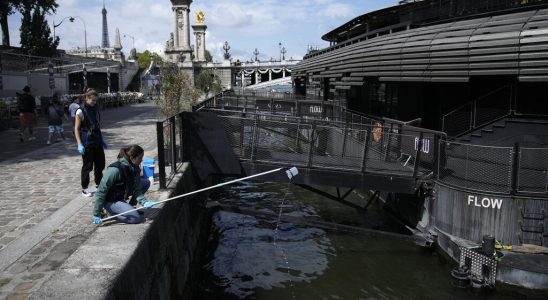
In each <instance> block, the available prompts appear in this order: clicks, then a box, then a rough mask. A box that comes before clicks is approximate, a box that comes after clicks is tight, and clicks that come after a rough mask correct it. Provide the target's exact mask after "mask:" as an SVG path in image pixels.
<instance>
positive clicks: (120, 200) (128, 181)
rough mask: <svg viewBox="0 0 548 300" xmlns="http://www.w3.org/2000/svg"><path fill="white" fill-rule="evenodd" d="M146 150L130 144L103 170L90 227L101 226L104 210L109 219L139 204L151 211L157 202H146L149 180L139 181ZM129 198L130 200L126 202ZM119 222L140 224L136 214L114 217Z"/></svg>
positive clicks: (138, 216) (130, 213)
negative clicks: (92, 225)
mask: <svg viewBox="0 0 548 300" xmlns="http://www.w3.org/2000/svg"><path fill="white" fill-rule="evenodd" d="M144 154H145V151H144V150H143V148H141V147H140V146H139V145H130V146H128V147H126V148H122V149H120V152H119V154H118V160H117V161H116V162H114V163H112V164H111V165H109V166H108V167H107V169H106V172H105V176H104V177H103V179H102V180H101V183H100V184H99V187H98V188H97V191H96V192H95V205H94V207H93V218H92V223H93V224H100V223H101V222H102V220H101V218H102V217H103V215H102V212H103V208H104V209H105V210H106V211H107V213H108V214H109V215H111V216H113V215H117V214H120V213H123V212H126V211H129V210H133V209H134V205H135V204H137V203H139V204H141V205H142V206H143V207H145V208H150V207H152V206H154V205H156V204H157V203H158V202H155V201H149V200H147V199H145V196H144V194H145V192H146V191H147V190H148V188H149V187H150V181H149V180H148V179H144V178H140V176H139V175H140V173H141V169H140V168H139V165H140V164H141V162H142V161H143V156H144ZM130 197H131V201H129V202H128V200H129V198H130ZM116 218H117V219H118V220H119V221H121V222H124V223H128V224H136V223H140V222H141V221H142V217H141V215H140V214H139V213H138V212H137V211H132V212H128V213H127V214H124V215H121V216H118V217H116Z"/></svg>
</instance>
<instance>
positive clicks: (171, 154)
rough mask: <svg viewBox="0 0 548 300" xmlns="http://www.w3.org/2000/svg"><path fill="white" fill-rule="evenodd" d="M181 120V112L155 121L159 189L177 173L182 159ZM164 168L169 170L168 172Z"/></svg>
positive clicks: (165, 185) (163, 187)
mask: <svg viewBox="0 0 548 300" xmlns="http://www.w3.org/2000/svg"><path fill="white" fill-rule="evenodd" d="M182 120H183V119H182V114H179V115H178V116H172V117H169V118H167V119H165V120H163V121H158V122H156V141H157V149H158V170H159V173H158V176H159V182H160V188H161V189H165V188H166V187H167V181H168V179H170V178H172V177H173V175H175V174H176V173H177V170H178V169H179V167H180V166H181V164H182V162H183V161H184V157H183V126H182ZM168 166H169V168H167V167H168ZM166 170H169V173H167V172H166Z"/></svg>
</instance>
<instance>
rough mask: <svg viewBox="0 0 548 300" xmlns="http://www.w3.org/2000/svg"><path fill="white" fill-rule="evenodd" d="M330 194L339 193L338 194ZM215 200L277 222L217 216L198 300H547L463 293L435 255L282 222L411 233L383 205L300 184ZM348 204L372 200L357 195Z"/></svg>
mask: <svg viewBox="0 0 548 300" xmlns="http://www.w3.org/2000/svg"><path fill="white" fill-rule="evenodd" d="M325 191H330V192H331V193H332V194H334V195H336V192H335V190H334V189H332V190H325ZM341 193H342V192H341ZM211 197H212V199H213V200H217V201H219V202H220V203H221V204H223V205H226V206H238V207H240V208H245V209H247V210H252V211H260V212H264V213H269V214H271V215H272V217H268V218H264V217H263V218H259V217H257V214H254V213H249V212H247V213H246V214H241V213H234V212H230V211H226V210H221V211H219V212H217V213H216V214H215V216H214V220H213V229H212V234H211V237H210V240H209V247H208V249H209V252H208V253H207V255H206V256H207V257H206V262H205V264H204V265H203V267H202V276H201V282H200V286H199V290H200V294H199V295H198V297H197V299H205V300H209V299H497V300H498V299H548V297H547V298H544V297H543V295H537V294H533V293H531V292H528V291H525V292H524V291H519V292H516V291H510V290H507V289H505V290H502V291H501V290H497V291H495V292H489V293H486V292H478V291H474V290H463V289H458V288H456V287H453V286H452V284H451V276H450V273H449V272H450V270H451V268H452V267H453V265H451V264H450V263H449V262H447V261H446V260H445V259H443V258H441V257H440V256H439V255H437V253H436V252H435V251H432V250H431V249H424V248H421V247H419V246H416V245H415V244H413V243H410V242H405V241H400V240H393V239H385V238H379V237H371V236H365V235H360V234H356V233H348V232H340V231H332V230H330V231H326V230H324V229H321V228H314V227H309V226H304V225H299V224H295V223H288V222H283V221H280V222H279V221H278V218H277V217H276V216H277V215H278V214H279V213H280V211H281V215H282V216H292V217H300V218H310V219H314V220H322V221H326V222H336V223H339V224H346V225H353V226H360V227H364V228H374V229H380V230H385V231H393V232H402V233H403V232H406V230H405V229H404V228H402V227H401V225H399V224H398V223H397V222H396V221H395V220H394V219H393V218H392V217H390V215H389V214H388V213H387V212H386V211H385V210H384V209H382V203H381V202H373V203H372V204H371V205H370V207H369V209H368V211H367V212H366V213H358V212H357V211H356V210H355V209H352V208H349V207H348V206H345V205H342V204H339V203H337V202H335V201H332V200H328V199H326V198H324V197H321V196H319V195H317V194H314V193H312V192H309V191H306V190H304V189H302V188H300V187H298V186H294V185H290V184H285V183H271V182H264V183H259V182H245V183H243V184H240V185H238V186H232V187H230V188H228V189H225V190H223V191H221V192H217V193H216V194H214V195H211ZM347 199H348V200H349V201H351V202H354V203H360V204H361V205H364V204H365V202H366V198H365V197H364V195H361V194H359V193H356V192H353V193H351V194H350V195H349V196H348V198H347ZM544 296H546V295H544Z"/></svg>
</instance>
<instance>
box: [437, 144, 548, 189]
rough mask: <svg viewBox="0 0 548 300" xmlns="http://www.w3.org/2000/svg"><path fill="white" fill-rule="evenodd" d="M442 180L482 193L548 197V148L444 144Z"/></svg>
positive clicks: (440, 180) (441, 157) (440, 164)
mask: <svg viewBox="0 0 548 300" xmlns="http://www.w3.org/2000/svg"><path fill="white" fill-rule="evenodd" d="M439 148H440V157H439V159H440V162H439V163H438V166H439V171H438V172H437V174H439V175H438V181H439V182H442V183H444V184H448V185H452V186H456V187H461V188H465V189H469V190H475V191H480V192H493V193H501V194H508V195H519V194H523V195H528V194H535V196H537V197H538V196H541V195H543V196H547V195H548V148H526V147H520V145H519V143H515V144H514V146H513V147H497V146H483V145H471V144H464V143H456V142H448V141H440V146H439Z"/></svg>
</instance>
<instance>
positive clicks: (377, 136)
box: [373, 122, 382, 142]
mask: <svg viewBox="0 0 548 300" xmlns="http://www.w3.org/2000/svg"><path fill="white" fill-rule="evenodd" d="M381 139H382V124H381V123H380V122H375V125H373V140H374V141H375V142H380V141H381Z"/></svg>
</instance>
